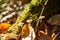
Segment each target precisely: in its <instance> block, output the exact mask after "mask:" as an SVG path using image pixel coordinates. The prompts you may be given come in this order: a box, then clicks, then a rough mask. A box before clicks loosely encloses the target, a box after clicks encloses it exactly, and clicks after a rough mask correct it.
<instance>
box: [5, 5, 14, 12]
mask: <svg viewBox="0 0 60 40" xmlns="http://www.w3.org/2000/svg"><path fill="white" fill-rule="evenodd" d="M5 9H6V10H7V11H14V9H13V8H11V7H10V6H7V7H6V8H5Z"/></svg>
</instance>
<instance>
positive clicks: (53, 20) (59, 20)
mask: <svg viewBox="0 0 60 40" xmlns="http://www.w3.org/2000/svg"><path fill="white" fill-rule="evenodd" d="M47 22H48V23H49V24H51V25H60V14H56V15H54V16H52V17H50V18H49V19H48V20H47Z"/></svg>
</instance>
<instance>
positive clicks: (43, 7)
mask: <svg viewBox="0 0 60 40" xmlns="http://www.w3.org/2000/svg"><path fill="white" fill-rule="evenodd" d="M47 2H48V0H47V1H46V2H45V3H44V5H42V6H43V8H42V11H41V13H40V16H39V18H38V21H37V24H36V27H38V24H39V21H40V18H41V16H42V14H43V11H44V9H45V6H46V4H47ZM41 20H42V19H41Z"/></svg>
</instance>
